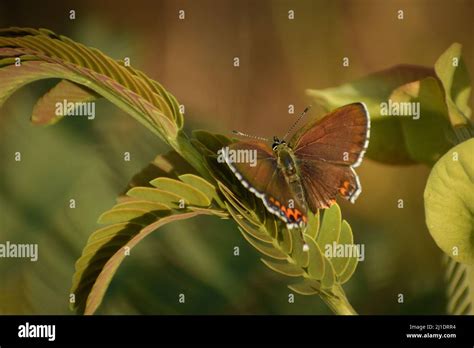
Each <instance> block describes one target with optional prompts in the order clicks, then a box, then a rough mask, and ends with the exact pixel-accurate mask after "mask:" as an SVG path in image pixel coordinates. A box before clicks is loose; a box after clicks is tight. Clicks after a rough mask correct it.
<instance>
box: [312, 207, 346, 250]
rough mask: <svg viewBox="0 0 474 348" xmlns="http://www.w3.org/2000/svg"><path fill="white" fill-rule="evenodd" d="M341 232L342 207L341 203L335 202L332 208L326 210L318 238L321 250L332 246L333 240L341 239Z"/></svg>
mask: <svg viewBox="0 0 474 348" xmlns="http://www.w3.org/2000/svg"><path fill="white" fill-rule="evenodd" d="M340 232H341V208H339V205H337V204H333V205H332V206H331V208H329V209H326V210H325V211H324V215H323V220H322V222H321V228H320V230H319V235H318V238H317V240H316V242H317V243H318V245H319V247H320V248H321V250H326V246H327V245H330V246H332V243H333V242H337V241H338V240H339V234H340Z"/></svg>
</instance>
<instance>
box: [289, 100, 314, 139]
mask: <svg viewBox="0 0 474 348" xmlns="http://www.w3.org/2000/svg"><path fill="white" fill-rule="evenodd" d="M309 109H311V105H308V106H307V107H306V109H304V110H303V112H302V113H301V115H300V116H299V117H298V119H297V120H296V121H295V123H293V125H292V126H291V127H290V129H288V132H286V134H285V136H284V137H283V140H285V139H286V137H287V136H288V135H289V134H290V133H291V131H292V130H293V129H295V127H296V125H297V124H298V123H299V122H300V121H301V119H302V118H303V116H304V115H306V113H307V112H308V111H309Z"/></svg>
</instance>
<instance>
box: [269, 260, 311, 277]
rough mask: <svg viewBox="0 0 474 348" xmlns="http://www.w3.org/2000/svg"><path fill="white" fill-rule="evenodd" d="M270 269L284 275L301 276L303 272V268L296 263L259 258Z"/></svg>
mask: <svg viewBox="0 0 474 348" xmlns="http://www.w3.org/2000/svg"><path fill="white" fill-rule="evenodd" d="M260 260H262V262H263V263H264V264H265V265H266V266H267V267H268V268H270V269H271V270H273V271H275V272H278V273H281V274H283V275H286V276H288V277H301V276H303V274H304V273H305V272H304V271H303V269H301V268H300V267H298V266H297V265H294V264H291V263H288V262H273V261H269V260H265V259H260Z"/></svg>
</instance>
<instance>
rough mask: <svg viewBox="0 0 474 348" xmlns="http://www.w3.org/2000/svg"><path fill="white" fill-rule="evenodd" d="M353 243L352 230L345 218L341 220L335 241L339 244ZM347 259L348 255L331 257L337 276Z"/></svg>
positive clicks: (346, 263)
mask: <svg viewBox="0 0 474 348" xmlns="http://www.w3.org/2000/svg"><path fill="white" fill-rule="evenodd" d="M353 243H354V237H353V235H352V230H351V226H349V224H348V223H347V221H346V220H343V221H342V226H341V234H340V235H339V240H338V241H337V244H339V245H347V244H351V245H352V244H353ZM349 259H350V257H348V256H345V257H333V258H332V259H331V261H332V264H333V266H334V271H335V272H336V274H337V275H338V276H340V275H341V274H342V273H343V271H344V270H345V269H346V267H347V265H348V264H349Z"/></svg>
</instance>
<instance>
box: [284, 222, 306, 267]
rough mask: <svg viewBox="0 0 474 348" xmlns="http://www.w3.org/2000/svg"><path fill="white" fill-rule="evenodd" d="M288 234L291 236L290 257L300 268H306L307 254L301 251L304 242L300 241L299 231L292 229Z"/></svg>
mask: <svg viewBox="0 0 474 348" xmlns="http://www.w3.org/2000/svg"><path fill="white" fill-rule="evenodd" d="M288 232H289V233H290V234H291V239H292V241H293V249H292V251H291V257H292V258H293V260H295V261H296V264H297V265H299V266H300V267H308V262H309V253H308V252H306V251H304V250H303V246H304V241H303V239H302V235H301V230H300V229H299V228H293V229H291V230H289V231H288Z"/></svg>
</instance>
